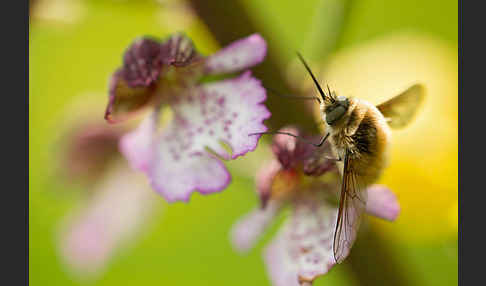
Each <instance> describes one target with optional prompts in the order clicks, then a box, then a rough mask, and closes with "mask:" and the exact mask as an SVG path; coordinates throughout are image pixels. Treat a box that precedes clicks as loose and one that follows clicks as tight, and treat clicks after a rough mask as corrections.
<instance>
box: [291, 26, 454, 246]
mask: <svg viewBox="0 0 486 286" xmlns="http://www.w3.org/2000/svg"><path fill="white" fill-rule="evenodd" d="M293 67H294V68H293V70H294V71H293V72H292V73H293V74H292V77H293V78H294V81H295V78H301V79H302V78H305V79H304V80H303V81H302V82H303V84H302V86H303V89H304V90H306V91H308V92H309V91H311V92H313V93H315V87H314V86H313V84H312V82H311V80H310V78H309V77H308V76H307V75H304V74H303V75H299V76H296V75H295V73H296V72H295V66H293ZM312 67H313V69H315V73H318V74H319V78H320V80H321V85H324V86H325V85H326V84H329V86H330V88H331V90H335V91H336V92H337V95H343V96H347V97H357V98H361V99H365V100H368V101H370V102H371V103H374V104H379V103H381V102H383V101H385V100H387V99H389V98H391V97H393V96H395V95H397V94H399V93H400V92H402V91H404V90H405V89H407V88H408V87H410V86H411V85H412V84H414V83H423V84H424V85H425V88H426V93H427V95H426V99H425V102H424V104H423V105H422V106H421V108H420V110H419V112H418V115H417V117H416V118H415V119H414V120H413V121H412V123H411V124H410V125H409V126H407V127H406V128H404V129H401V130H394V131H393V135H392V136H393V139H392V146H391V160H390V165H389V167H388V168H387V169H386V171H385V173H384V175H383V176H382V178H381V180H380V182H381V183H384V184H386V185H388V186H389V187H391V188H392V190H393V191H394V192H395V193H396V194H397V195H398V197H399V200H400V204H401V206H402V212H401V214H400V216H399V218H398V219H397V221H396V222H395V223H394V225H393V227H386V229H390V230H391V231H392V232H393V234H396V236H397V237H401V238H404V239H409V238H418V239H421V240H423V239H436V238H439V237H441V236H442V235H450V232H456V233H457V227H456V228H451V227H450V223H451V220H450V212H451V211H450V207H451V205H453V204H454V203H455V204H457V191H458V187H457V186H458V169H457V168H458V166H457V164H458V161H457V156H458V151H457V147H458V134H457V131H458V119H457V118H458V111H457V107H458V80H457V79H458V61H457V47H451V46H448V45H446V44H445V43H442V42H439V41H437V40H434V39H432V38H429V37H426V36H423V35H416V34H411V33H402V34H395V35H391V36H387V37H384V38H380V39H376V40H374V41H371V42H368V43H365V44H361V45H357V46H353V47H351V48H348V49H346V50H342V51H340V52H338V53H336V54H334V55H332V56H331V57H330V58H329V61H328V62H327V64H326V65H319V67H320V69H319V68H315V65H312ZM300 71H301V72H302V73H304V72H305V71H304V70H303V69H299V72H300ZM315 107H316V108H315V110H314V113H315V118H316V119H317V120H318V121H320V115H319V112H318V107H317V104H315ZM321 126H324V125H321ZM380 224H381V223H380ZM456 224H457V219H456Z"/></svg>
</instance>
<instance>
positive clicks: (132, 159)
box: [119, 111, 158, 172]
mask: <svg viewBox="0 0 486 286" xmlns="http://www.w3.org/2000/svg"><path fill="white" fill-rule="evenodd" d="M157 117H158V111H155V112H153V113H152V114H151V115H149V116H147V117H146V118H145V119H144V121H142V123H140V126H138V128H137V129H136V130H135V131H132V132H130V133H127V134H125V135H124V136H123V137H122V138H121V139H120V143H119V147H120V152H121V153H122V154H123V155H124V156H125V158H126V159H127V160H128V162H129V163H130V165H131V166H132V168H133V169H135V170H140V171H144V172H146V171H147V168H148V164H149V160H150V158H151V155H152V140H153V137H154V132H155V129H156V120H157Z"/></svg>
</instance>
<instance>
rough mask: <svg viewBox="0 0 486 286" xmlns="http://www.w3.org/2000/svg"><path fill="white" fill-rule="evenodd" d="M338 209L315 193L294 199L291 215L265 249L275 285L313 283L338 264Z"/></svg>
mask: <svg viewBox="0 0 486 286" xmlns="http://www.w3.org/2000/svg"><path fill="white" fill-rule="evenodd" d="M336 212H337V209H336V208H335V207H332V206H331V205H329V204H328V203H327V202H326V201H325V200H323V199H322V198H319V197H317V195H315V194H312V195H309V196H306V197H301V198H300V199H299V200H298V201H296V202H295V205H294V212H293V214H292V217H291V218H290V220H289V221H287V223H286V224H285V225H284V227H283V228H282V230H281V231H280V232H279V234H278V236H277V237H276V238H275V239H274V241H273V242H272V244H271V245H270V246H269V247H268V249H267V251H266V263H267V267H268V269H269V273H270V277H271V279H272V281H273V282H274V285H277V286H280V285H282V286H283V285H298V282H300V283H304V282H312V281H313V280H314V279H316V278H317V277H318V276H321V275H324V274H326V273H327V272H328V271H329V270H330V269H331V268H332V267H333V266H334V265H335V261H334V254H333V249H332V246H333V236H334V226H335V221H336ZM282 276H283V277H282Z"/></svg>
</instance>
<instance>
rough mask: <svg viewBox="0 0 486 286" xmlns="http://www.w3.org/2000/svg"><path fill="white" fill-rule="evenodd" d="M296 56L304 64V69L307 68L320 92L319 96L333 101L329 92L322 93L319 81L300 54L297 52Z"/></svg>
mask: <svg viewBox="0 0 486 286" xmlns="http://www.w3.org/2000/svg"><path fill="white" fill-rule="evenodd" d="M297 56H298V57H299V59H300V61H301V62H302V64H304V67H305V69H306V70H307V72H309V74H310V76H311V77H312V80H313V81H314V83H315V85H316V87H317V89H318V90H319V93H320V94H321V97H322V100H324V101H325V100H326V96H327V97H328V98H329V99H330V100H331V102H334V99H333V98H332V96H331V94H330V93H329V95H326V94H325V93H324V91H323V90H322V88H321V86H320V85H319V82H318V81H317V79H316V77H315V76H314V74H313V73H312V71H311V69H310V67H309V66H308V65H307V63H306V61H305V60H304V58H303V57H302V55H301V54H300V53H299V52H297Z"/></svg>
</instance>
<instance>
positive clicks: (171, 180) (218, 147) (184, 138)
mask: <svg viewBox="0 0 486 286" xmlns="http://www.w3.org/2000/svg"><path fill="white" fill-rule="evenodd" d="M265 98H266V95H265V90H264V89H263V88H262V86H261V84H260V82H259V81H258V80H256V79H254V78H253V77H251V75H250V73H249V72H248V73H245V74H243V75H241V76H240V77H238V78H235V79H230V80H224V81H219V82H216V83H210V84H206V85H203V86H200V87H195V88H193V89H190V90H188V93H187V94H186V95H184V96H180V97H179V98H178V100H177V102H175V103H173V104H172V108H173V111H174V119H173V120H172V122H170V123H169V124H168V126H167V127H166V128H165V129H164V131H163V133H162V134H161V136H160V138H158V139H157V142H156V144H155V146H154V154H153V159H152V161H151V165H150V167H149V176H150V177H151V181H152V185H153V187H154V189H156V190H157V191H159V192H160V193H162V194H163V195H164V196H165V197H166V199H167V200H168V201H175V200H184V201H188V200H189V197H190V194H191V193H192V192H193V191H194V190H198V191H199V192H201V193H211V192H216V191H220V190H222V189H223V188H224V187H226V186H227V185H228V184H229V181H230V176H229V174H228V173H227V171H226V168H225V167H224V165H223V164H222V162H221V161H220V160H219V159H217V158H216V156H220V157H222V158H225V159H230V158H232V159H234V158H236V157H238V156H241V155H244V154H246V153H247V152H249V151H252V150H254V149H255V148H256V145H257V142H258V139H259V137H260V136H250V134H251V133H255V132H263V131H266V130H267V128H266V127H265V125H263V120H264V119H266V118H268V117H269V116H270V112H269V111H268V110H267V109H266V107H265V106H264V105H263V104H261V103H262V102H263V101H264V100H265ZM221 142H224V143H225V144H226V145H227V146H228V147H229V148H231V150H232V153H231V154H230V153H229V152H228V151H227V150H226V149H225V147H224V146H223V145H222V144H221ZM208 149H210V150H211V152H209V151H208Z"/></svg>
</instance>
